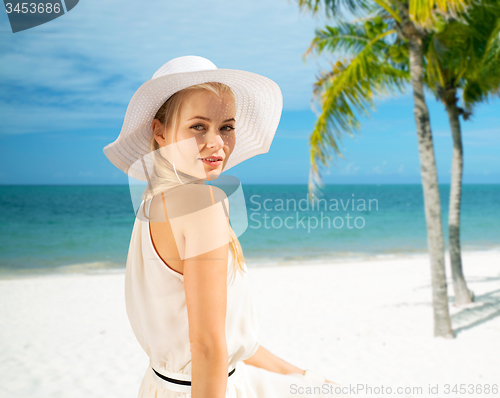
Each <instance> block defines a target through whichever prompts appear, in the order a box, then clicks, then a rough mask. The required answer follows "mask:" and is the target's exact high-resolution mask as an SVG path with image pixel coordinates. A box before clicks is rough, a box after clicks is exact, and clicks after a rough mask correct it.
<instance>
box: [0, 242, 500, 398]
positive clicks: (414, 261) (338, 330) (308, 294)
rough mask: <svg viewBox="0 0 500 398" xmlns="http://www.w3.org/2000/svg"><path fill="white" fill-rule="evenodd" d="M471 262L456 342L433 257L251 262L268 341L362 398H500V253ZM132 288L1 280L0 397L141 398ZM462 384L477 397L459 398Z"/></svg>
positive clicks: (115, 283) (142, 365)
mask: <svg viewBox="0 0 500 398" xmlns="http://www.w3.org/2000/svg"><path fill="white" fill-rule="evenodd" d="M447 261H448V260H447ZM463 262H464V272H465V276H466V279H467V281H468V284H469V287H470V288H471V289H472V290H473V291H474V293H475V295H476V302H475V303H473V304H471V305H469V306H467V307H465V308H464V307H462V308H456V307H455V306H454V304H453V303H454V297H453V296H454V294H453V289H452V285H451V273H450V268H449V264H448V262H447V275H448V294H449V297H450V311H451V314H452V325H453V329H454V331H455V333H456V338H455V339H447V340H446V339H440V338H434V337H433V326H432V325H433V322H432V319H433V315H432V308H431V286H430V266H429V261H428V258H427V256H426V255H423V256H421V255H418V256H411V257H410V256H399V257H394V258H390V257H386V258H380V259H378V260H373V259H371V260H363V261H362V260H359V261H346V262H341V263H332V264H326V263H325V264H318V263H314V264H313V263H311V264H296V265H283V264H275V265H273V266H268V267H251V264H250V266H249V268H250V270H249V276H250V279H251V284H252V290H253V292H254V296H255V302H256V304H257V306H258V311H259V319H260V328H261V344H262V345H263V346H264V347H266V348H267V349H269V350H270V351H272V352H273V353H275V354H276V355H278V356H280V357H282V358H283V359H285V360H287V361H288V362H291V363H293V364H295V365H297V366H299V367H301V368H310V369H314V370H316V371H318V372H321V373H323V374H324V375H325V376H326V377H327V378H328V379H330V380H333V381H336V382H338V383H341V384H342V385H344V386H358V388H359V389H358V390H356V392H357V393H356V394H355V395H353V396H384V395H386V396H389V395H391V396H396V397H423V396H429V397H437V396H442V397H445V396H446V397H452V396H457V397H459V396H461V397H464V396H481V397H491V396H500V393H498V392H497V393H496V394H493V393H492V391H491V386H492V385H493V384H497V387H500V252H498V251H484V252H465V253H464V254H463ZM123 283H124V272H123V270H120V271H115V272H109V273H103V274H96V273H89V274H62V275H47V276H40V277H25V278H17V279H2V280H0V299H1V302H2V307H1V310H0V311H1V313H0V320H1V324H2V327H1V328H0V355H1V358H2V360H1V361H0V395H1V396H2V397H5V398H14V397H16V398H17V397H19V398H21V397H22V398H24V397H30V398H57V397H65V398H79V397H82V398H83V397H85V398H89V397H92V398H101V397H102V398H112V397H116V398H128V397H130V398H134V397H136V393H137V390H138V388H139V384H140V382H141V380H142V377H143V375H144V372H145V370H146V368H147V366H148V358H147V356H146V354H144V353H143V351H142V349H141V348H140V346H139V344H138V343H137V341H136V340H135V337H134V335H133V333H132V330H131V328H130V325H129V323H128V319H127V316H126V312H125V303H124V292H123ZM447 384H449V385H450V386H449V388H450V391H448V390H447V386H446V385H447ZM460 384H462V385H465V388H467V389H468V390H469V389H471V388H472V387H471V385H473V388H474V389H475V390H474V391H475V393H469V392H467V393H464V394H460V392H458V393H457V394H454V393H453V391H452V388H453V387H454V386H455V385H457V388H460ZM486 385H489V386H490V390H489V393H486V388H487V387H486ZM429 386H430V387H432V390H431V391H429ZM382 387H383V388H384V389H385V390H384V391H387V387H390V388H392V393H391V394H382V392H381V390H380V388H382ZM398 387H402V388H403V389H406V392H404V391H403V392H398V390H397V388H398ZM418 387H421V388H422V389H421V390H417V389H415V388H418ZM480 387H481V388H482V390H481V393H479V390H478V389H479V388H480ZM367 388H372V390H371V391H367V390H366V389H367ZM377 388H378V390H376V389H377ZM377 391H378V392H377ZM399 391H400V390H399ZM447 391H448V393H447ZM469 391H471V390H469ZM367 392H368V394H367ZM370 392H371V394H370ZM352 393H353V391H352V390H351V394H352ZM304 396H306V395H304Z"/></svg>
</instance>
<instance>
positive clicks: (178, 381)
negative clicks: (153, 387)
mask: <svg viewBox="0 0 500 398" xmlns="http://www.w3.org/2000/svg"><path fill="white" fill-rule="evenodd" d="M151 369H153V372H155V373H156V375H157V376H158V377H160V378H162V379H163V380H166V381H169V382H171V383H175V384H181V385H183V386H190V385H191V382H190V381H189V380H177V379H172V378H170V377H167V376H163V375H162V374H160V373H158V372H157V371H156V370H154V368H151ZM235 371H236V368H234V369H233V370H231V371H230V372H229V373H228V374H227V377H229V376H231V375H232V374H233V373H234V372H235Z"/></svg>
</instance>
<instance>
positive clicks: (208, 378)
mask: <svg viewBox="0 0 500 398" xmlns="http://www.w3.org/2000/svg"><path fill="white" fill-rule="evenodd" d="M203 193H204V191H203V187H202V188H201V192H200V194H203ZM181 229H182V233H183V236H184V242H185V246H184V253H183V258H184V264H183V268H184V290H185V294H186V306H187V314H188V321H189V341H190V343H191V368H192V381H191V383H192V384H191V397H192V398H223V397H225V396H226V388H227V380H228V371H229V359H228V351H227V342H226V335H225V322H226V309H227V268H228V251H229V245H228V241H229V226H228V221H227V219H226V217H225V213H224V210H223V207H222V205H221V204H220V203H219V204H218V205H215V206H210V207H207V208H205V209H203V210H200V211H198V212H196V213H191V214H189V215H186V216H184V217H182V225H181Z"/></svg>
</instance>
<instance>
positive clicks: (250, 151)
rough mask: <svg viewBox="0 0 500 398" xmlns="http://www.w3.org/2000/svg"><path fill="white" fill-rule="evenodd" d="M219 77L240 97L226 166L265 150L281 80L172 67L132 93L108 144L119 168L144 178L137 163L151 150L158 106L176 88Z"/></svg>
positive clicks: (279, 97)
mask: <svg viewBox="0 0 500 398" xmlns="http://www.w3.org/2000/svg"><path fill="white" fill-rule="evenodd" d="M207 82H220V83H223V84H225V85H227V86H229V87H230V88H231V90H232V91H233V93H234V96H235V99H236V118H235V119H236V122H235V133H236V143H235V146H234V149H233V152H232V153H231V156H230V157H229V160H228V162H227V163H226V167H225V168H224V171H226V170H228V169H230V168H231V167H233V166H235V165H237V164H239V163H241V162H243V161H244V160H247V159H249V158H251V157H253V156H256V155H260V154H263V153H267V152H268V151H269V148H270V147H271V143H272V140H273V138H274V135H275V133H276V130H277V128H278V124H279V121H280V118H281V112H282V108H283V97H282V94H281V90H280V88H279V86H278V85H277V84H276V83H275V82H274V81H272V80H271V79H269V78H267V77H264V76H261V75H258V74H256V73H252V72H247V71H241V70H234V69H213V70H203V71H195V72H183V73H174V74H169V75H165V76H160V77H157V78H154V79H151V80H148V81H147V82H145V83H144V84H142V85H141V86H140V87H139V89H138V90H137V91H136V92H135V93H134V95H133V96H132V99H131V100H130V103H129V105H128V107H127V112H126V114H125V120H124V122H123V126H122V129H121V131H120V135H119V136H118V138H117V139H116V141H114V142H112V143H111V144H109V145H107V146H106V147H104V149H103V152H104V154H105V155H106V157H107V158H108V159H109V160H110V161H111V163H113V164H114V165H115V166H116V167H118V168H119V169H120V170H122V171H123V172H125V173H126V174H128V175H129V176H131V177H133V178H137V179H139V180H142V181H144V172H143V171H142V170H141V169H139V168H138V169H137V170H136V169H135V167H137V165H138V164H139V163H140V162H136V161H137V160H138V159H140V158H141V157H144V156H145V155H146V154H147V153H149V151H150V148H149V143H150V140H151V137H152V134H153V131H152V126H151V125H152V122H153V119H154V116H155V115H156V112H158V109H160V107H161V106H162V105H163V103H164V102H165V101H166V100H167V99H168V98H170V97H171V96H172V95H173V94H174V93H176V92H178V91H180V90H183V89H185V88H187V87H190V86H193V85H195V84H200V83H207Z"/></svg>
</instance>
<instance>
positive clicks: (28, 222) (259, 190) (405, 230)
mask: <svg viewBox="0 0 500 398" xmlns="http://www.w3.org/2000/svg"><path fill="white" fill-rule="evenodd" d="M242 189H243V193H244V198H245V202H246V208H247V217H248V218H247V221H248V226H247V228H246V230H245V231H244V232H243V233H242V234H241V236H240V237H239V239H240V242H241V245H242V247H243V251H244V255H245V258H246V262H247V264H248V266H249V267H251V266H259V265H266V264H268V263H272V262H273V263H276V262H292V263H297V262H299V263H300V262H306V261H311V260H313V261H314V260H317V261H324V260H326V261H346V260H349V259H356V258H360V257H363V258H366V257H377V256H378V257H380V256H394V255H412V254H423V253H426V250H427V238H426V229H425V216H424V207H423V193H422V188H421V186H420V185H327V186H325V187H324V189H323V196H322V197H320V198H319V199H322V200H320V201H319V202H313V203H311V202H307V186H306V185H243V186H242ZM440 192H441V205H442V208H443V213H442V221H443V229H444V234H445V242H446V239H447V236H448V233H447V207H448V196H449V185H441V186H440ZM499 198H500V185H475V184H470V185H464V187H463V200H462V208H461V209H462V212H461V215H462V229H461V231H462V234H461V238H462V239H461V243H462V249H463V250H498V249H499V248H500V200H499ZM134 217H135V212H134V206H133V203H132V200H131V196H130V190H129V186H128V185H123V186H121V185H114V186H103V185H79V186H77V185H75V186H71V185H67V186H61V185H50V186H49V185H46V186H43V185H31V186H0V220H1V223H0V274H1V275H14V274H16V275H21V274H34V273H35V274H37V273H47V272H99V271H110V270H120V269H123V268H124V267H125V263H126V258H127V250H128V245H129V242H130V235H131V232H132V227H133V224H134ZM446 244H447V242H446Z"/></svg>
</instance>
